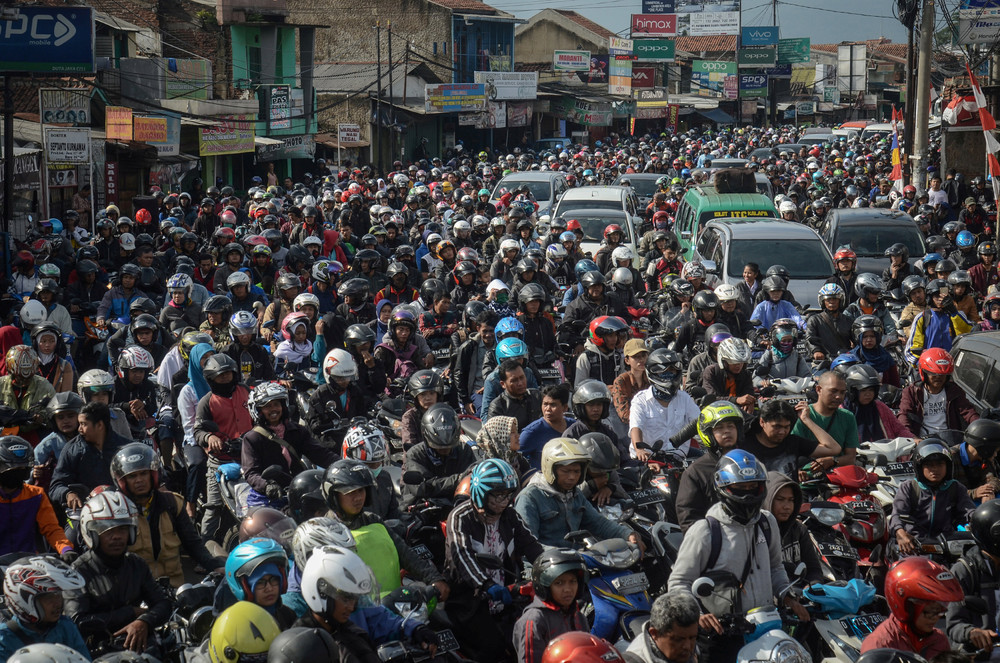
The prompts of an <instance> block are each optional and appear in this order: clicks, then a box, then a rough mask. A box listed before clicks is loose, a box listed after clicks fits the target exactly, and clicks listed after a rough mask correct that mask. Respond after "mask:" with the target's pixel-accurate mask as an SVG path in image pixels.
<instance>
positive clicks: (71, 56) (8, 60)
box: [0, 7, 94, 74]
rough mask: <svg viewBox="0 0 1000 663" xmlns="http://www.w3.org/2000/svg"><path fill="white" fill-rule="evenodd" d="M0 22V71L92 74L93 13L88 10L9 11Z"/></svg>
mask: <svg viewBox="0 0 1000 663" xmlns="http://www.w3.org/2000/svg"><path fill="white" fill-rule="evenodd" d="M5 9H9V10H11V11H12V12H13V14H14V15H13V17H12V18H11V19H10V20H6V17H5V20H3V21H0V71H3V72H4V73H27V72H33V73H42V74H71V73H75V74H92V73H94V10H93V9H91V8H89V7H9V8H6V7H5Z"/></svg>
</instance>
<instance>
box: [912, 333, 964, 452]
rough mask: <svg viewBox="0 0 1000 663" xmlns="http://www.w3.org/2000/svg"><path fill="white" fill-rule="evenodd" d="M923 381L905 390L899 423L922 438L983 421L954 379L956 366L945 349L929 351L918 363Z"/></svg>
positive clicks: (923, 354)
mask: <svg viewBox="0 0 1000 663" xmlns="http://www.w3.org/2000/svg"><path fill="white" fill-rule="evenodd" d="M917 370H918V372H919V374H920V381H919V382H916V383H914V384H911V385H908V386H907V387H906V388H904V389H903V395H902V396H901V397H900V400H899V414H898V415H896V416H897V417H898V418H899V422H900V423H901V424H903V425H904V426H906V427H907V428H909V429H910V430H911V431H913V432H914V433H916V434H917V435H920V436H922V437H923V436H927V435H933V434H935V433H938V432H940V431H943V430H949V429H951V430H964V429H965V427H966V426H967V425H969V424H971V423H972V422H973V421H976V420H977V419H979V414H978V413H977V412H976V410H975V408H973V407H972V404H971V403H969V399H968V398H966V396H965V392H964V391H962V388H961V387H959V386H958V385H957V384H955V382H954V381H953V380H952V379H951V374H952V372H953V371H954V370H955V363H954V361H953V360H952V357H951V354H949V353H948V352H946V351H945V350H942V349H941V348H929V349H927V350H924V351H923V353H921V355H920V361H919V363H918V364H917Z"/></svg>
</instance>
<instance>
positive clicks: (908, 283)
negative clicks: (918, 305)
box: [902, 274, 927, 299]
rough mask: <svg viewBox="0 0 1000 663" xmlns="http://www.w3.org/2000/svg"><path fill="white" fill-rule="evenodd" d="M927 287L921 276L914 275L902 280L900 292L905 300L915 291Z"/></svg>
mask: <svg viewBox="0 0 1000 663" xmlns="http://www.w3.org/2000/svg"><path fill="white" fill-rule="evenodd" d="M926 285H927V280H926V279H924V277H922V276H917V275H916V274H914V275H912V276H907V277H906V278H905V279H903V284H902V291H903V296H904V297H906V298H907V299H909V298H910V294H911V293H912V292H913V291H914V290H917V289H920V288H923V287H925V286H926Z"/></svg>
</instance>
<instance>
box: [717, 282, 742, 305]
mask: <svg viewBox="0 0 1000 663" xmlns="http://www.w3.org/2000/svg"><path fill="white" fill-rule="evenodd" d="M714 292H715V296H716V297H718V298H719V301H720V302H734V301H736V300H737V299H739V298H740V290H739V288H737V287H736V286H734V285H733V284H732V283H720V284H719V285H717V286H715V291H714Z"/></svg>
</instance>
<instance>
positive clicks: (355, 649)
mask: <svg viewBox="0 0 1000 663" xmlns="http://www.w3.org/2000/svg"><path fill="white" fill-rule="evenodd" d="M294 625H295V626H302V627H305V628H318V629H320V630H324V631H326V632H327V633H329V634H330V635H332V636H333V640H334V642H336V643H337V647H338V651H339V654H338V655H337V657H336V658H335V659H330V661H329V663H381V660H382V659H380V658H379V657H378V654H376V653H375V646H374V645H373V644H372V641H371V639H370V638H369V637H368V633H366V632H365V631H364V629H362V628H361V627H360V626H357V625H355V624H354V622H347V623H346V624H338V623H336V622H334V623H332V624H331V625H330V628H329V629H326V628H324V627H323V625H322V624H320V623H319V622H318V621H316V620H315V619H314V618H313V616H312V615H311V614H307V615H305V616H304V617H299V618H298V619H297V620H295V624H294Z"/></svg>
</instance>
